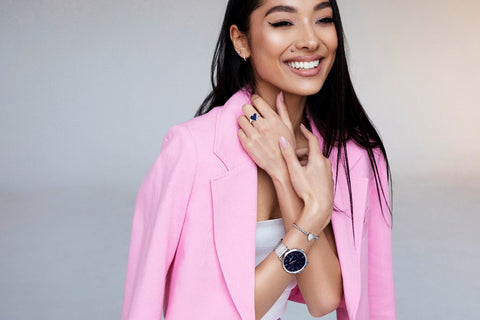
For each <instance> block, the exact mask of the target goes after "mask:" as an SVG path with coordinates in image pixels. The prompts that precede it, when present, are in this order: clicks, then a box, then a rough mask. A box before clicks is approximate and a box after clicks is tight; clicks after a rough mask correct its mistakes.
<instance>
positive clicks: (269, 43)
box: [250, 30, 285, 63]
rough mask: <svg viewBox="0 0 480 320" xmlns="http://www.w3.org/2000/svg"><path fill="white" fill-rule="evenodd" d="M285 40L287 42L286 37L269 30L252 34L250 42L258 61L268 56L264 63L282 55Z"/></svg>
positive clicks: (253, 56)
mask: <svg viewBox="0 0 480 320" xmlns="http://www.w3.org/2000/svg"><path fill="white" fill-rule="evenodd" d="M283 42H285V37H282V36H281V35H280V34H279V33H275V32H271V31H269V30H264V31H262V32H257V33H255V34H252V38H251V42H250V45H251V51H252V58H253V59H254V60H257V61H258V62H260V60H263V59H267V58H268V61H262V62H263V63H266V62H270V63H271V62H272V61H275V60H272V58H275V57H279V56H280V55H281V53H282V48H283V47H284V44H283Z"/></svg>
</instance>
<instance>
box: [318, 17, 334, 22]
mask: <svg viewBox="0 0 480 320" xmlns="http://www.w3.org/2000/svg"><path fill="white" fill-rule="evenodd" d="M317 23H318V24H330V23H333V18H332V17H325V18H322V19H319V20H317Z"/></svg>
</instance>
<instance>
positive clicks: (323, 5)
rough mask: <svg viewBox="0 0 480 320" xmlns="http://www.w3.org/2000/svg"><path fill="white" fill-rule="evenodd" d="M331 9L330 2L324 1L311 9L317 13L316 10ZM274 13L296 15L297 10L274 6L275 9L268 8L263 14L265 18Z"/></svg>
mask: <svg viewBox="0 0 480 320" xmlns="http://www.w3.org/2000/svg"><path fill="white" fill-rule="evenodd" d="M331 7H332V5H331V4H330V2H329V1H325V2H320V3H319V4H317V5H316V6H315V7H314V8H313V10H314V11H318V10H322V9H325V8H331ZM274 12H288V13H296V12H297V9H295V8H294V7H290V6H275V7H272V8H270V9H269V10H268V11H267V13H265V17H266V16H268V15H269V14H271V13H274Z"/></svg>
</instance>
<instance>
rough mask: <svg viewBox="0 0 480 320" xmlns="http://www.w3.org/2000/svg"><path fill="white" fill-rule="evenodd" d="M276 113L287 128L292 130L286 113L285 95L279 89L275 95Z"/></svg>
mask: <svg viewBox="0 0 480 320" xmlns="http://www.w3.org/2000/svg"><path fill="white" fill-rule="evenodd" d="M277 113H278V115H279V116H280V119H282V121H283V123H285V125H286V126H287V127H288V129H290V130H291V131H293V126H292V121H291V120H290V116H289V115H288V111H287V106H286V105H285V97H284V95H283V92H282V91H280V93H279V94H278V95H277Z"/></svg>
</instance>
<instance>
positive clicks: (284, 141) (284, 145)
mask: <svg viewBox="0 0 480 320" xmlns="http://www.w3.org/2000/svg"><path fill="white" fill-rule="evenodd" d="M289 145H290V144H289V143H288V141H287V139H285V138H284V137H280V147H281V148H282V149H285V148H287V147H288V146H289Z"/></svg>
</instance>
